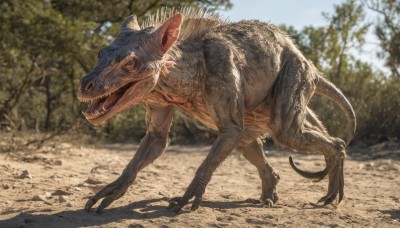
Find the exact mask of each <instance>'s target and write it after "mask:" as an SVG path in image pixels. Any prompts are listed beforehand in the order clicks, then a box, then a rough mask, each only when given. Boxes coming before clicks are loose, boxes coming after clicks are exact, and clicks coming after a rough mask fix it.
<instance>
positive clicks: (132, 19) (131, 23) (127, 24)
mask: <svg viewBox="0 0 400 228" xmlns="http://www.w3.org/2000/svg"><path fill="white" fill-rule="evenodd" d="M129 30H140V26H139V23H138V21H137V17H136V16H135V15H131V16H129V17H128V18H126V19H125V21H124V23H122V25H121V31H122V32H124V31H129Z"/></svg>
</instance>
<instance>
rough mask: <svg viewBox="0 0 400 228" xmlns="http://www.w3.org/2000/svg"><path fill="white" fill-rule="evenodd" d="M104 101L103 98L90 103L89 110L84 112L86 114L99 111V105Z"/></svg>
mask: <svg viewBox="0 0 400 228" xmlns="http://www.w3.org/2000/svg"><path fill="white" fill-rule="evenodd" d="M104 100H105V98H102V99H98V100H95V101H92V103H90V105H89V108H88V109H87V110H86V112H88V113H91V112H94V111H96V110H97V109H99V107H100V104H101V103H102V102H103V101H104Z"/></svg>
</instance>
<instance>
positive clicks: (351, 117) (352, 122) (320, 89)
mask: <svg viewBox="0 0 400 228" xmlns="http://www.w3.org/2000/svg"><path fill="white" fill-rule="evenodd" d="M315 92H316V93H317V94H320V95H323V96H326V97H327V98H329V99H330V100H331V101H333V102H335V103H336V104H337V105H338V106H339V107H340V108H341V109H342V111H343V112H344V114H345V115H346V117H347V121H348V122H347V130H346V135H345V137H344V139H343V140H344V141H345V142H346V145H349V143H350V141H351V140H352V139H353V137H354V133H355V132H356V115H355V113H354V110H353V107H352V106H351V104H350V102H349V101H348V100H347V98H346V97H345V96H344V95H343V93H342V92H341V91H340V90H339V89H338V88H336V86H334V85H333V84H332V83H331V82H330V81H328V80H327V79H325V78H324V77H322V76H320V77H319V80H318V83H317V90H316V91H315Z"/></svg>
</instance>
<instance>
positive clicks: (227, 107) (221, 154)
mask: <svg viewBox="0 0 400 228" xmlns="http://www.w3.org/2000/svg"><path fill="white" fill-rule="evenodd" d="M227 81H228V80H227ZM208 82H209V83H213V81H212V79H210V78H209V79H208ZM225 82H226V81H225ZM222 88H225V89H226V90H230V91H224V90H223V89H222ZM235 89H236V87H234V86H232V87H229V86H228V85H224V86H219V85H218V83H217V82H215V81H214V83H213V85H210V86H209V87H208V91H207V93H208V96H207V97H206V102H207V105H208V110H209V112H210V114H211V116H212V118H213V119H214V121H215V123H216V125H217V127H218V129H219V133H218V137H217V139H216V141H215V142H214V144H213V146H212V148H211V151H210V153H209V154H208V155H207V157H206V159H205V160H204V161H203V163H202V164H201V165H200V167H199V169H198V170H197V172H196V175H195V177H194V178H193V180H192V182H191V183H190V185H189V187H188V189H187V190H186V192H185V194H184V195H183V197H181V198H174V199H172V200H170V205H169V207H168V208H170V209H172V210H173V211H175V212H178V211H180V210H181V209H182V207H183V206H184V205H185V204H187V203H188V202H189V200H190V199H191V198H192V197H194V201H193V204H192V208H191V210H192V211H193V210H196V209H197V208H199V206H200V204H201V202H202V199H203V194H204V192H205V188H206V186H207V184H208V182H209V181H210V180H211V176H212V174H213V172H214V171H215V170H216V169H217V167H218V166H219V165H220V164H221V163H222V162H223V161H224V160H225V159H226V157H228V155H229V154H230V153H231V152H232V150H233V149H234V148H236V146H237V145H238V144H239V143H240V141H241V139H242V135H243V131H244V126H243V110H244V108H243V97H242V96H241V94H240V93H239V92H238V91H235ZM232 90H233V91H232Z"/></svg>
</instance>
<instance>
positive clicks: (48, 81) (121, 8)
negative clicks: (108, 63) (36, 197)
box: [0, 0, 231, 139]
mask: <svg viewBox="0 0 400 228" xmlns="http://www.w3.org/2000/svg"><path fill="white" fill-rule="evenodd" d="M184 5H185V6H186V5H189V6H192V7H209V8H223V9H228V8H229V7H231V4H230V1H229V0H183V1H182V0H150V1H147V0H135V1H134V0H107V1H105V0H87V1H78V0H58V1H49V0H4V1H1V3H0V12H2V13H1V14H0V77H1V81H2V83H0V123H1V125H0V129H15V130H21V129H36V130H38V131H53V132H54V131H56V132H60V131H65V130H68V129H71V128H74V129H75V130H76V131H78V132H79V131H82V132H91V133H97V134H100V132H102V133H101V134H102V135H103V134H106V136H107V137H115V138H117V139H120V138H123V137H121V136H125V137H135V138H140V134H142V133H143V131H144V129H145V128H144V123H143V117H142V116H143V115H141V114H143V113H141V112H142V111H141V109H140V108H134V109H132V110H130V111H129V112H128V113H125V114H123V115H119V116H118V118H115V120H113V121H111V122H110V123H108V124H106V125H105V126H103V127H101V128H100V129H99V128H93V127H92V126H90V125H89V124H87V122H86V121H85V120H84V119H83V118H82V115H81V114H80V110H82V109H83V108H84V107H83V106H84V104H81V103H80V102H78V101H77V99H76V94H75V93H76V89H77V86H78V83H79V80H80V78H81V77H82V76H84V75H85V74H86V73H87V72H88V71H89V70H90V69H91V68H92V67H93V66H94V65H95V64H96V61H97V60H96V58H95V56H96V55H97V51H98V50H99V49H100V48H101V47H104V46H106V45H107V44H108V43H109V42H110V41H111V40H112V39H113V37H114V36H115V35H116V34H117V32H118V29H119V27H120V24H121V22H122V21H123V20H124V19H125V18H126V17H127V16H128V15H131V14H136V15H138V17H139V19H140V20H142V19H143V18H144V17H146V16H147V15H148V14H150V13H152V12H154V11H156V10H157V9H160V8H161V7H180V6H184ZM121 123H124V124H121ZM142 123H143V124H142ZM129 125H130V126H129ZM119 127H122V128H119ZM128 127H129V131H131V129H132V128H136V129H138V130H137V131H135V132H137V134H136V133H134V134H132V133H128ZM117 129H118V130H117ZM121 131H126V132H124V134H121ZM103 132H105V133H103ZM117 134H118V136H116V135H117Z"/></svg>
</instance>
